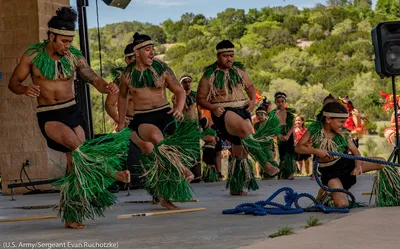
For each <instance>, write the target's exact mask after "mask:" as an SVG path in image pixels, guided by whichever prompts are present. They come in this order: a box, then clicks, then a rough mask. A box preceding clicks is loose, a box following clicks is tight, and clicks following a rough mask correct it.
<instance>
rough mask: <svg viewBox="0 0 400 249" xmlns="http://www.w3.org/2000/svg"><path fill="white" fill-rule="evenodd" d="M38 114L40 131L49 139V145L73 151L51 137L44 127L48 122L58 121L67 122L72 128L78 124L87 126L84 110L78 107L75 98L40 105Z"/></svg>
mask: <svg viewBox="0 0 400 249" xmlns="http://www.w3.org/2000/svg"><path fill="white" fill-rule="evenodd" d="M64 106H65V107H64ZM48 109H49V110H48ZM36 116H37V119H38V124H39V128H40V131H41V132H42V134H43V136H44V137H45V138H46V140H47V146H48V147H49V148H51V149H53V150H56V151H60V152H71V150H70V149H68V148H67V147H65V146H64V145H61V144H59V143H57V142H56V141H54V140H52V139H51V138H49V137H48V136H47V134H46V131H45V128H44V127H45V125H46V123H47V122H50V121H57V122H61V123H63V124H65V125H66V126H68V127H70V128H71V129H72V130H73V129H74V128H75V127H78V126H81V127H82V128H83V127H84V126H85V122H84V120H83V115H82V112H81V111H80V110H79V109H78V105H77V104H76V103H75V99H72V100H69V101H67V102H64V103H58V104H55V105H40V106H38V107H37V113H36Z"/></svg>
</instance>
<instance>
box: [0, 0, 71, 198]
mask: <svg viewBox="0 0 400 249" xmlns="http://www.w3.org/2000/svg"><path fill="white" fill-rule="evenodd" d="M66 5H69V0H0V72H2V79H1V80H0V174H1V179H2V189H3V194H9V193H10V190H9V189H8V187H7V185H8V184H10V183H14V182H15V183H19V182H21V181H20V176H19V175H20V170H21V167H22V164H23V162H24V160H26V159H29V160H30V162H31V166H29V167H26V170H27V173H28V175H29V177H30V178H31V180H42V179H48V178H50V177H56V176H57V175H60V174H61V172H62V171H63V170H61V171H60V170H58V169H57V168H55V167H57V166H55V165H54V162H53V160H51V159H54V160H55V161H56V162H58V163H60V161H61V165H62V166H65V158H64V156H63V155H61V154H60V153H58V152H54V151H50V150H49V149H47V145H46V141H45V139H44V138H43V136H42V134H41V132H40V130H39V127H38V125H37V119H36V110H35V109H36V105H37V104H36V99H33V98H30V97H27V96H25V95H20V96H18V95H15V94H13V93H12V92H11V91H10V90H8V87H7V85H8V81H9V79H10V77H11V75H12V72H13V71H14V68H15V67H16V66H17V64H18V61H19V59H20V57H21V56H22V54H23V52H24V51H25V50H26V49H27V48H28V46H29V45H30V44H32V43H37V42H39V41H42V40H44V39H46V38H47V22H48V21H49V19H50V18H51V16H52V15H54V14H55V11H56V9H58V8H59V7H61V6H66ZM30 82H31V79H30V77H28V79H27V80H26V81H25V82H24V84H29V83H30ZM22 180H23V181H24V182H27V178H26V177H25V175H24V177H23V178H22ZM50 187H51V186H49V185H47V186H45V185H44V186H38V187H37V188H39V189H48V188H50ZM26 191H27V190H26V189H25V188H18V189H15V192H17V193H22V192H26Z"/></svg>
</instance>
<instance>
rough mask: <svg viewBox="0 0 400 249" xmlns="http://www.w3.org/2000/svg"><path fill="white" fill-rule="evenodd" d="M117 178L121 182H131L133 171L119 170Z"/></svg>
mask: <svg viewBox="0 0 400 249" xmlns="http://www.w3.org/2000/svg"><path fill="white" fill-rule="evenodd" d="M116 180H117V181H119V182H124V183H129V182H130V181H131V173H130V172H129V170H125V171H118V172H117V178H116Z"/></svg>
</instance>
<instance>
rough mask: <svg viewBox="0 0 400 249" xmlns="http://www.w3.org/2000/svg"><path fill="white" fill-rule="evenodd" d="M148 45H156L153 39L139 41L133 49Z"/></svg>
mask: <svg viewBox="0 0 400 249" xmlns="http://www.w3.org/2000/svg"><path fill="white" fill-rule="evenodd" d="M148 45H154V43H153V41H151V40H150V41H145V42H142V43H139V44H138V45H136V46H134V47H133V50H139V49H141V48H143V47H146V46H148Z"/></svg>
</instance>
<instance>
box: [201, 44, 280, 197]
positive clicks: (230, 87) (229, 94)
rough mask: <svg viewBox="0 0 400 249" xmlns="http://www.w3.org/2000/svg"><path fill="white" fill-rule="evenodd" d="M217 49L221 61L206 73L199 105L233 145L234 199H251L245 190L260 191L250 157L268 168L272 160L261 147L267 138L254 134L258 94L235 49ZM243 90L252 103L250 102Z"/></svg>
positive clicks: (272, 171)
mask: <svg viewBox="0 0 400 249" xmlns="http://www.w3.org/2000/svg"><path fill="white" fill-rule="evenodd" d="M216 49H217V61H216V62H215V63H213V64H212V65H210V66H208V67H206V68H205V69H204V74H203V77H202V78H201V80H200V83H199V87H198V90H197V103H198V104H199V105H200V106H201V107H203V108H204V109H208V110H211V111H212V114H211V116H212V120H213V122H214V124H215V125H216V127H217V129H218V130H220V131H221V133H222V134H223V137H224V138H225V139H227V140H229V141H230V142H231V143H232V159H231V160H230V162H229V180H228V182H227V186H228V187H229V188H230V193H231V195H247V192H244V191H243V189H244V188H247V189H252V190H256V189H258V184H257V182H256V180H255V176H254V171H253V167H252V165H251V161H250V160H249V159H248V153H249V154H250V155H251V156H252V157H253V158H254V159H256V161H258V162H260V164H261V165H263V166H265V165H267V162H268V160H269V159H270V158H269V155H266V154H265V153H264V151H263V149H262V147H261V143H260V142H261V141H264V140H263V139H264V136H265V135H266V134H265V130H263V129H261V130H260V131H259V132H257V133H255V134H252V133H253V132H252V126H251V121H250V119H251V116H250V112H251V111H253V109H254V105H255V100H256V91H255V88H254V86H253V84H252V83H251V81H250V79H249V77H248V75H247V73H246V72H245V70H244V66H243V64H241V63H240V62H237V61H234V45H233V44H232V42H230V41H228V40H224V41H221V42H220V43H218V44H217V46H216ZM243 90H245V91H246V93H247V95H248V97H249V98H250V99H249V100H246V97H245V95H244V93H243ZM267 135H268V134H267ZM267 169H268V172H269V174H271V175H275V174H276V173H278V172H279V169H277V168H275V167H273V166H267Z"/></svg>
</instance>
